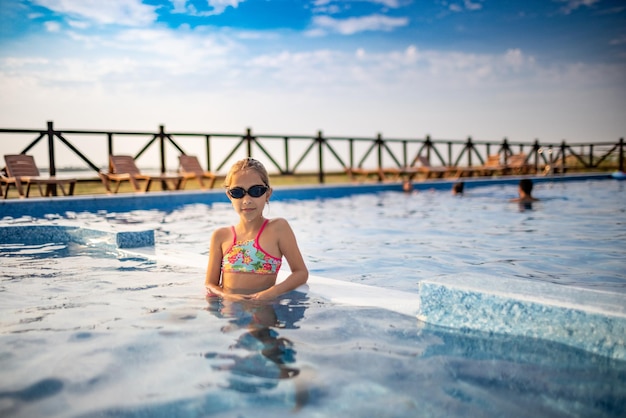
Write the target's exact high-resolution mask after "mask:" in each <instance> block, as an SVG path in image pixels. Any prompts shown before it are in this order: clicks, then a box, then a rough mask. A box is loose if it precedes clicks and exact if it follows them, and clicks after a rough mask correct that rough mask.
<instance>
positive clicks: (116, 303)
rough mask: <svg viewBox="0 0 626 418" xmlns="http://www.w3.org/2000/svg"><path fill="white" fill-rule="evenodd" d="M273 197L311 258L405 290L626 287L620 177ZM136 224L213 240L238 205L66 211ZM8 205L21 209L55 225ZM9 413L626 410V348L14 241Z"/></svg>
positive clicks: (3, 397)
mask: <svg viewBox="0 0 626 418" xmlns="http://www.w3.org/2000/svg"><path fill="white" fill-rule="evenodd" d="M514 194H515V188H514V187H513V186H488V187H481V188H471V187H468V188H467V192H466V194H465V195H464V196H463V197H458V196H452V195H451V194H449V193H446V192H436V191H423V192H419V193H416V194H410V195H406V194H402V193H393V192H386V193H380V194H372V195H358V196H352V197H346V198H339V199H321V200H315V201H277V202H272V203H271V205H270V210H269V213H268V214H267V216H269V217H274V216H284V217H287V218H288V219H289V220H290V222H291V224H292V227H293V228H294V230H295V231H296V234H297V236H298V239H299V243H300V246H301V250H302V252H303V254H304V255H305V259H306V261H307V264H308V266H309V268H310V270H311V272H312V273H313V274H316V275H321V276H325V277H330V278H334V279H338V280H345V281H350V282H355V283H364V284H368V285H373V286H380V287H385V288H394V289H399V290H403V291H406V292H417V283H418V282H419V281H420V280H422V279H427V278H430V277H443V278H445V277H448V276H450V277H452V276H458V275H462V274H466V273H468V274H469V273H471V274H474V275H475V274H484V275H489V276H501V277H519V278H524V279H527V280H533V281H534V280H537V281H547V282H552V283H556V284H559V285H565V286H583V287H590V288H594V289H602V290H606V291H611V292H617V293H624V292H625V290H624V287H625V284H626V277H625V273H624V272H625V271H626V269H625V268H624V267H625V261H624V260H626V258H625V257H624V255H625V254H624V253H625V251H626V250H625V249H624V248H623V245H620V241H622V242H623V239H624V237H625V236H626V234H625V232H626V227H625V226H624V219H625V217H624V209H625V205H624V191H623V186H622V183H618V182H613V181H603V182H580V183H579V182H576V183H562V184H561V183H555V184H538V185H537V186H536V190H535V193H534V194H535V195H536V196H537V197H539V198H541V201H540V202H538V203H536V204H534V205H533V208H532V209H528V208H520V207H518V206H517V205H516V204H512V203H508V202H507V199H508V198H510V197H514ZM62 217H63V218H64V219H63V222H70V223H72V222H75V223H77V224H80V225H83V226H92V227H93V226H98V225H102V224H114V225H117V226H119V227H123V226H124V225H127V224H131V225H134V224H139V225H142V226H146V227H153V228H155V229H156V231H157V244H156V245H157V247H160V248H172V249H176V250H179V251H183V252H189V253H195V254H205V255H206V254H207V252H208V248H207V245H208V240H209V236H210V233H211V231H212V230H213V229H214V228H215V227H216V226H221V225H224V224H228V223H233V222H235V221H236V218H235V217H234V215H233V213H232V209H231V208H230V207H229V205H228V204H227V203H224V204H214V205H211V206H208V205H189V206H184V207H181V208H176V209H173V210H172V211H168V212H164V211H137V212H132V213H123V214H112V213H108V214H105V213H99V214H88V213H79V212H77V213H68V214H63V216H62ZM57 221H58V220H57V219H56V217H54V216H52V217H49V219H46V220H33V219H27V218H23V219H17V220H15V219H6V220H4V221H3V223H4V224H26V223H55V222H57ZM0 261H1V263H2V272H1V273H0V280H1V281H0V312H2V315H1V316H0V341H1V343H0V370H1V372H0V373H1V374H2V379H0V415H1V416H16V417H32V416H50V417H57V416H58V417H67V416H76V417H91V416H94V417H95V416H99V417H100V416H121V417H140V416H141V417H143V416H151V417H152V416H162V417H172V416H181V417H187V416H189V417H196V416H236V417H239V416H244V417H245V416H284V415H294V416H303V417H320V416H347V417H371V416H380V417H414V416H425V417H430V416H432V417H440V416H483V417H500V416H594V417H620V416H624V415H625V414H626V362H624V361H621V360H617V359H611V358H607V357H603V356H599V355H595V354H591V353H589V352H586V351H583V350H580V349H576V348H573V347H570V346H567V345H564V344H558V343H554V342H550V341H547V340H542V339H532V338H521V337H510V336H507V335H497V334H489V333H481V332H477V331H469V330H453V329H446V328H442V327H436V326H432V325H427V324H424V323H421V322H419V321H417V320H416V318H415V317H412V316H407V315H401V314H399V313H395V312H392V311H390V310H386V309H380V308H365V307H357V306H345V305H338V304H334V303H331V302H329V301H327V300H325V299H323V298H320V297H317V296H316V295H315V294H313V293H306V292H304V293H303V292H297V291H296V292H291V293H290V294H288V295H285V296H284V297H282V298H281V299H280V300H278V301H276V302H275V303H274V304H271V305H260V306H259V305H244V304H238V303H228V302H226V301H221V300H219V299H215V298H208V299H206V298H205V297H204V295H203V286H202V283H203V280H204V270H203V269H202V268H199V267H197V266H192V265H188V266H185V265H184V263H181V264H182V265H181V264H177V265H172V264H167V263H160V262H153V261H150V260H147V259H144V258H141V257H130V256H127V255H123V254H120V253H117V252H115V251H111V250H108V249H102V248H94V247H90V246H84V245H77V244H63V243H48V244H45V245H17V244H5V245H2V246H0Z"/></svg>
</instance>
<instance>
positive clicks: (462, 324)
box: [417, 276, 626, 360]
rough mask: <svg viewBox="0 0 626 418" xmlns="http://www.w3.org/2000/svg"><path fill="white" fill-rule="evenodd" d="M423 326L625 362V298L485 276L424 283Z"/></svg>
mask: <svg viewBox="0 0 626 418" xmlns="http://www.w3.org/2000/svg"><path fill="white" fill-rule="evenodd" d="M419 294H420V299H421V303H420V309H419V313H418V315H417V317H418V319H420V320H421V321H424V322H427V323H431V324H435V325H439V326H445V327H450V328H457V329H472V330H478V331H483V332H489V333H497V334H505V335H506V334H508V335H517V336H524V337H531V338H541V339H547V340H551V341H557V342H560V343H563V344H567V345H570V346H574V347H578V348H581V349H583V350H586V351H590V352H593V353H597V354H601V355H604V356H608V357H613V358H617V359H622V360H624V359H626V296H625V295H624V294H619V293H609V292H603V291H597V290H592V289H584V288H576V287H572V286H563V285H558V284H554V283H545V282H533V281H529V280H521V279H508V278H498V277H484V276H477V277H471V276H469V277H468V276H459V277H456V278H452V277H446V278H441V279H433V280H424V281H422V282H420V285H419Z"/></svg>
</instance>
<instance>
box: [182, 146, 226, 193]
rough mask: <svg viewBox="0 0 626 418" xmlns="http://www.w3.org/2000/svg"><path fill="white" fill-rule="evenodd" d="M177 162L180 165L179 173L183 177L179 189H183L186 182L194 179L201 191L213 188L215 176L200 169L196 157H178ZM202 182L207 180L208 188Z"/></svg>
mask: <svg viewBox="0 0 626 418" xmlns="http://www.w3.org/2000/svg"><path fill="white" fill-rule="evenodd" d="M178 161H179V163H180V169H179V172H180V174H181V175H182V176H183V181H182V184H181V186H180V188H181V189H184V188H185V184H186V183H187V180H191V179H196V180H197V181H198V183H199V184H200V187H201V188H202V189H212V188H213V185H215V179H216V178H217V176H216V175H215V173H213V172H211V171H208V170H205V169H204V168H202V166H201V165H200V161H198V157H196V156H195V155H185V154H183V155H180V156H179V157H178ZM204 180H208V187H207V185H206V184H205V182H204Z"/></svg>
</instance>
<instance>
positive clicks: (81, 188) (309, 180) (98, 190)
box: [7, 174, 351, 199]
mask: <svg viewBox="0 0 626 418" xmlns="http://www.w3.org/2000/svg"><path fill="white" fill-rule="evenodd" d="M270 180H271V182H272V186H292V185H302V184H319V181H318V178H317V175H316V174H311V175H297V176H294V175H274V176H271V178H270ZM324 180H325V183H326V184H340V183H349V182H350V181H351V180H350V178H349V177H348V176H347V175H345V174H327V175H326V176H325V177H324ZM223 183H224V177H218V178H217V180H216V181H215V186H214V189H221V188H222V184H223ZM141 184H142V185H143V184H144V183H143V182H142V183H141ZM44 187H45V186H44ZM160 190H162V189H161V185H160V184H158V182H156V183H153V184H152V185H151V186H150V191H160ZM184 190H200V184H199V183H198V182H197V181H195V180H189V181H187V184H186V185H185V189H184ZM133 192H134V190H133V188H132V186H131V185H130V183H129V182H122V184H121V186H120V190H119V192H118V193H119V194H122V193H133ZM106 193H107V191H106V189H105V188H104V185H103V184H102V182H101V181H100V179H97V178H94V179H79V180H78V182H77V183H76V186H75V188H74V196H80V195H102V194H106ZM59 194H61V192H60V191H59ZM30 197H39V189H38V188H37V187H36V186H31V188H30ZM18 198H19V194H18V192H17V189H16V188H15V186H11V189H10V190H9V195H8V196H7V199H18Z"/></svg>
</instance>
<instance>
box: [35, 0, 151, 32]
mask: <svg viewBox="0 0 626 418" xmlns="http://www.w3.org/2000/svg"><path fill="white" fill-rule="evenodd" d="M33 3H35V4H38V5H39V6H43V7H46V8H48V9H50V10H52V11H54V12H57V13H61V14H65V15H68V16H69V17H70V19H72V20H74V21H80V20H86V21H89V22H94V23H96V24H104V25H121V26H146V25H149V24H151V23H153V22H154V21H155V20H156V18H157V15H156V13H155V8H156V7H154V6H148V5H145V4H143V3H142V2H141V0H106V1H102V0H80V1H75V0H33Z"/></svg>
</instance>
